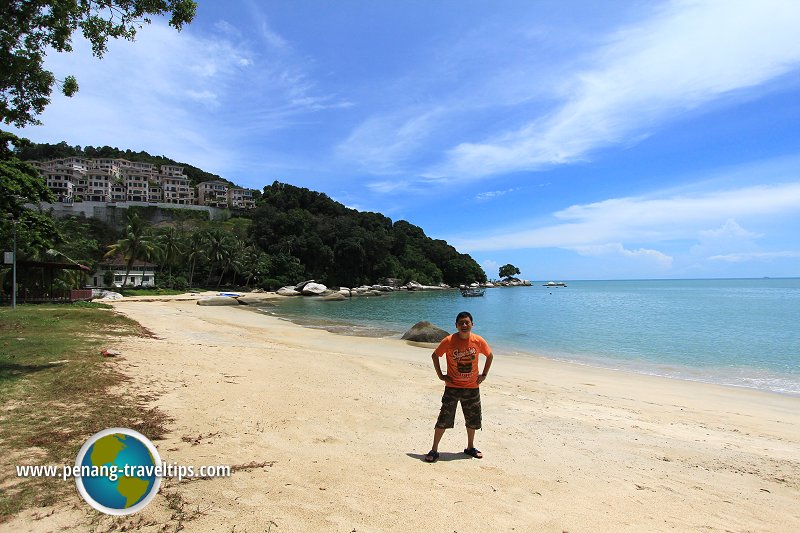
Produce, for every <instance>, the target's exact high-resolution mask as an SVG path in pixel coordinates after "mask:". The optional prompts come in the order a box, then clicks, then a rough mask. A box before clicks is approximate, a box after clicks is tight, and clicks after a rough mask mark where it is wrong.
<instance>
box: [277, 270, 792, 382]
mask: <svg viewBox="0 0 800 533" xmlns="http://www.w3.org/2000/svg"><path fill="white" fill-rule="evenodd" d="M547 281H551V280H544V281H539V280H536V282H534V281H531V283H532V285H531V286H530V287H498V288H491V289H488V290H487V291H486V296H484V297H479V298H463V297H462V296H461V294H460V292H458V291H456V290H445V291H420V292H406V291H402V292H395V293H389V294H387V295H386V296H383V297H371V298H369V297H358V298H352V299H350V300H348V301H346V302H323V301H321V300H320V299H318V298H307V297H303V298H299V297H298V298H286V299H283V300H279V301H278V302H277V303H276V305H274V306H270V307H265V308H263V309H262V310H263V311H264V312H267V313H269V314H272V315H275V316H278V317H281V318H284V319H287V320H290V321H292V322H295V323H298V324H300V325H303V326H306V327H312V328H318V329H326V330H328V331H332V332H334V333H339V334H344V335H362V336H375V337H389V338H399V337H400V336H401V335H402V333H403V332H404V331H406V330H407V329H409V328H410V327H411V326H412V325H413V324H415V323H416V322H418V321H421V320H427V321H429V322H432V323H433V324H435V325H436V326H438V327H440V328H442V329H444V330H447V331H453V330H454V328H453V325H452V324H450V323H449V322H454V318H455V315H456V313H457V312H459V311H462V310H468V311H470V312H471V313H472V314H473V315H474V317H475V329H474V331H475V333H477V334H479V335H481V336H483V337H485V338H486V339H487V341H488V342H489V343H490V345H491V346H492V347H493V351H494V352H495V354H496V355H503V354H509V355H518V356H523V357H524V356H538V357H544V358H547V359H553V360H558V361H567V362H571V363H575V364H581V365H586V366H590V367H595V368H607V369H612V370H619V371H625V372H633V373H638V374H645V375H654V376H663V377H670V378H675V379H682V380H687V381H699V382H705V383H714V384H719V385H727V386H736V387H743V388H749V389H756V390H764V391H769V392H775V393H781V394H789V395H793V396H800V361H799V359H800V358H799V357H798V350H800V333H797V332H795V331H794V330H795V329H796V328H794V327H793V325H792V324H797V323H800V278H796V277H786V278H770V277H764V278H702V279H700V278H696V279H690V278H679V279H628V280H568V279H554V280H552V281H563V282H565V283H567V287H552V288H551V287H544V286H542V285H541V283H546V282H547ZM450 315H452V317H451V316H450Z"/></svg>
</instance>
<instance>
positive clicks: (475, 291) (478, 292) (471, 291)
mask: <svg viewBox="0 0 800 533" xmlns="http://www.w3.org/2000/svg"><path fill="white" fill-rule="evenodd" d="M485 292H486V289H484V288H482V287H467V288H465V289H461V296H467V297H471V296H483V295H484V293H485Z"/></svg>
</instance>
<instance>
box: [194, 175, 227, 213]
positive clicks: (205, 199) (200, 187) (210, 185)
mask: <svg viewBox="0 0 800 533" xmlns="http://www.w3.org/2000/svg"><path fill="white" fill-rule="evenodd" d="M197 203H198V204H200V205H210V206H211V207H223V208H224V207H228V184H227V183H225V182H224V181H204V182H202V183H198V184H197Z"/></svg>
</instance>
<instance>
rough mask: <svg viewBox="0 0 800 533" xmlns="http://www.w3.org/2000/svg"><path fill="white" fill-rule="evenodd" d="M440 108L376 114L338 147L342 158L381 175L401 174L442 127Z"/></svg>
mask: <svg viewBox="0 0 800 533" xmlns="http://www.w3.org/2000/svg"><path fill="white" fill-rule="evenodd" d="M441 115H442V110H440V109H416V108H415V109H406V110H403V111H400V112H396V113H392V114H389V115H376V116H373V117H370V118H368V119H367V120H365V121H364V122H363V123H362V124H360V125H359V126H358V127H357V128H356V129H355V130H354V131H353V132H352V133H351V134H350V135H349V136H348V138H347V139H345V140H344V141H343V142H342V143H340V144H339V145H338V146H337V147H336V153H337V154H338V156H339V157H340V158H343V159H346V160H349V161H354V162H356V163H358V164H359V165H361V166H362V167H364V168H366V169H367V170H368V171H369V172H370V173H372V174H377V175H389V174H398V173H400V172H401V171H402V170H403V162H405V161H406V160H408V159H409V158H411V157H413V155H414V154H415V153H416V152H418V151H419V150H420V149H421V148H422V147H423V146H424V144H425V141H426V140H427V139H428V137H429V135H430V134H431V133H432V131H433V130H434V129H435V128H436V127H438V126H437V124H438V120H439V119H440V118H441Z"/></svg>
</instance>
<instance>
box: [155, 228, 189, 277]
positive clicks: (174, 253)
mask: <svg viewBox="0 0 800 533" xmlns="http://www.w3.org/2000/svg"><path fill="white" fill-rule="evenodd" d="M182 244H183V238H182V235H181V234H180V232H179V231H178V230H177V228H174V227H169V228H167V229H166V230H165V231H164V232H163V233H162V234H161V235H159V247H160V251H161V258H162V259H163V261H164V263H166V264H167V267H168V274H167V275H168V276H169V279H170V282H171V281H172V266H173V265H174V264H175V263H176V262H177V260H178V258H179V257H181V256H182V255H183V246H182Z"/></svg>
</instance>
